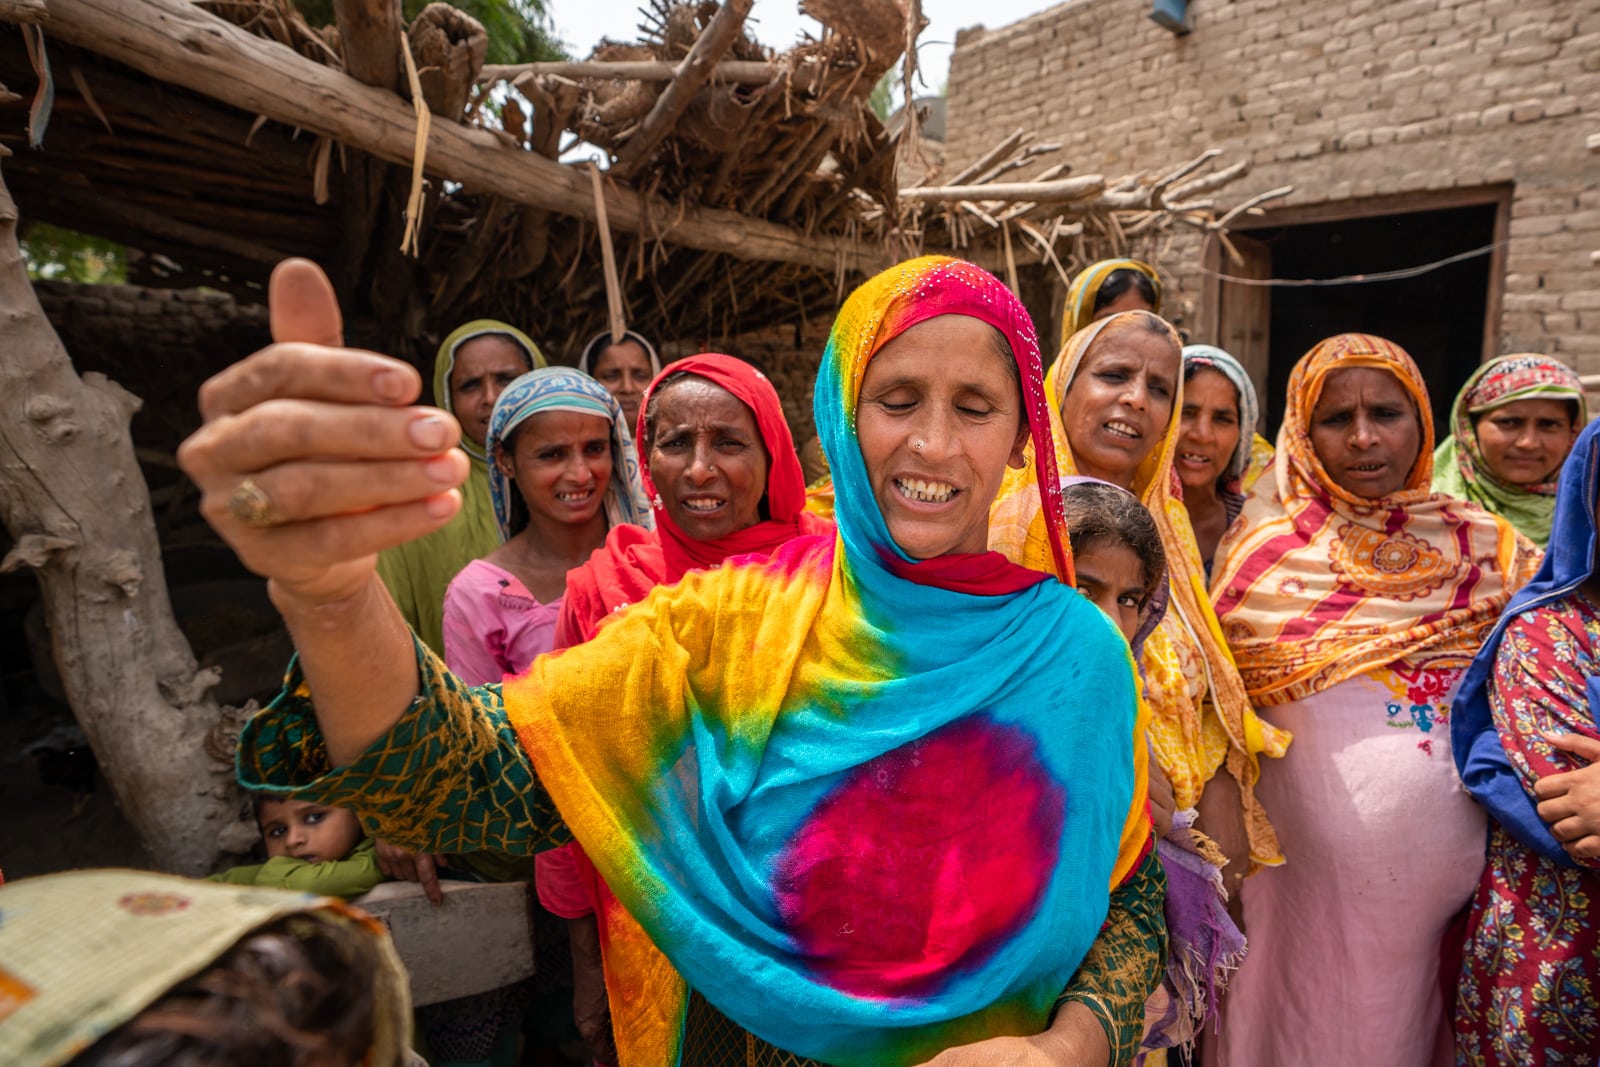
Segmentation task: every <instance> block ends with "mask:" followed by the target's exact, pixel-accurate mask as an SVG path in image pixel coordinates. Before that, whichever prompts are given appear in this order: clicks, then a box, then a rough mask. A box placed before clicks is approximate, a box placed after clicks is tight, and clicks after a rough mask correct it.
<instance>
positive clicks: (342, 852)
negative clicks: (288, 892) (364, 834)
mask: <svg viewBox="0 0 1600 1067" xmlns="http://www.w3.org/2000/svg"><path fill="white" fill-rule="evenodd" d="M257 821H258V822H259V823H260V825H261V837H262V840H264V841H265V842H266V846H267V858H268V859H277V858H278V857H279V856H293V857H294V858H295V859H297V860H304V861H305V862H307V863H330V862H332V861H333V860H342V859H344V858H345V857H346V856H348V855H350V850H351V849H353V848H355V847H356V845H357V843H359V842H360V840H361V823H360V821H359V820H357V819H356V813H355V812H353V811H351V810H350V809H349V808H329V807H324V806H323V805H321V804H314V803H312V802H311V801H309V800H263V801H262V802H261V813H260V815H259V816H258V817H257Z"/></svg>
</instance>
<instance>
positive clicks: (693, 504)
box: [682, 496, 726, 514]
mask: <svg viewBox="0 0 1600 1067" xmlns="http://www.w3.org/2000/svg"><path fill="white" fill-rule="evenodd" d="M724 503H726V501H724V500H723V499H722V498H721V497H718V496H686V497H684V498H683V500H682V504H683V507H684V509H685V510H686V511H698V512H701V513H702V514H706V513H709V512H713V511H716V510H717V509H718V508H720V507H721V506H722V505H723V504H724Z"/></svg>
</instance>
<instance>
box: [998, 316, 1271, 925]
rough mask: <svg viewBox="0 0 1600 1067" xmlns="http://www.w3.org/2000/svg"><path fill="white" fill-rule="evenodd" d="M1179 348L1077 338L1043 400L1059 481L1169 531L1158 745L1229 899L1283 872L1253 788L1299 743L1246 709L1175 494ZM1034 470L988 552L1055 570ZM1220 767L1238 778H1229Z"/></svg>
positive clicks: (1150, 695)
mask: <svg viewBox="0 0 1600 1067" xmlns="http://www.w3.org/2000/svg"><path fill="white" fill-rule="evenodd" d="M1180 351H1181V344H1180V342H1179V339H1178V334H1177V331H1176V330H1174V329H1173V328H1172V326H1171V325H1170V324H1169V323H1167V322H1166V320H1164V319H1162V318H1160V317H1158V316H1156V315H1154V314H1151V313H1149V312H1144V311H1128V312H1121V313H1118V314H1115V315H1113V316H1111V317H1110V318H1105V319H1101V320H1100V321H1098V322H1095V323H1093V324H1092V325H1091V326H1089V327H1088V328H1086V329H1083V330H1080V331H1079V332H1078V333H1076V334H1074V335H1073V336H1072V338H1071V339H1070V340H1069V341H1068V342H1067V345H1066V347H1065V348H1064V349H1063V350H1062V352H1061V355H1060V356H1059V357H1058V358H1057V360H1056V363H1055V366H1053V367H1052V368H1051V370H1050V374H1049V376H1048V377H1047V378H1046V380H1045V393H1046V396H1047V398H1048V400H1049V403H1050V406H1051V431H1052V435H1053V437H1054V443H1055V453H1056V462H1057V465H1058V470H1059V473H1061V474H1062V475H1077V474H1087V475H1091V476H1093V477H1096V478H1100V479H1103V480H1104V481H1108V482H1111V483H1112V484H1114V485H1120V486H1122V487H1123V488H1125V489H1128V490H1130V491H1131V492H1133V493H1134V494H1135V495H1137V496H1138V497H1139V499H1140V501H1141V502H1142V503H1143V504H1144V505H1145V507H1147V508H1148V509H1149V510H1150V513H1151V515H1153V516H1154V517H1155V520H1156V524H1157V526H1158V527H1159V528H1160V530H1161V540H1162V545H1163V547H1164V548H1165V549H1166V553H1167V567H1168V578H1169V582H1170V598H1171V599H1170V606H1169V608H1168V610H1167V614H1166V616H1165V618H1163V620H1162V622H1161V625H1160V626H1159V627H1158V628H1157V629H1156V631H1155V633H1153V634H1151V635H1150V637H1149V639H1148V640H1147V641H1146V642H1145V646H1144V651H1143V655H1142V656H1141V657H1140V667H1141V669H1142V673H1143V675H1144V695H1145V699H1146V701H1147V702H1148V703H1149V705H1150V711H1151V721H1150V742H1151V746H1152V749H1153V751H1154V755H1155V757H1156V762H1157V763H1158V764H1159V765H1160V767H1161V769H1162V771H1163V772H1165V774H1166V775H1167V778H1168V779H1169V780H1170V781H1171V783H1172V790H1173V796H1174V799H1175V800H1176V802H1177V806H1178V808H1179V810H1183V809H1187V808H1198V809H1199V810H1200V812H1201V818H1200V823H1199V825H1200V828H1201V829H1202V830H1203V831H1204V832H1205V833H1206V834H1207V835H1208V836H1211V837H1213V838H1214V839H1216V840H1217V842H1218V844H1219V845H1221V847H1222V851H1223V853H1224V854H1225V855H1227V856H1228V858H1229V860H1230V863H1229V866H1228V875H1229V878H1230V881H1231V883H1232V885H1230V893H1232V892H1233V891H1234V890H1236V889H1237V886H1238V883H1239V882H1240V881H1241V880H1242V879H1243V877H1244V875H1245V873H1246V871H1247V870H1248V869H1250V868H1254V867H1258V866H1262V865H1273V864H1276V863H1280V862H1282V857H1281V856H1280V854H1279V851H1278V843H1277V838H1276V836H1275V835H1274V833H1273V830H1272V826H1271V824H1270V823H1269V822H1268V821H1267V817H1266V814H1265V813H1264V812H1263V811H1262V810H1261V806H1260V805H1259V804H1258V803H1257V802H1256V800H1255V796H1254V788H1255V782H1256V779H1257V777H1258V776H1259V774H1260V767H1259V762H1258V757H1259V756H1260V755H1261V754H1263V753H1265V754H1266V755H1268V756H1281V755H1282V754H1283V752H1284V750H1285V748H1286V747H1287V746H1288V743H1289V735H1287V734H1285V733H1283V732H1281V731H1278V730H1274V729H1272V728H1271V727H1268V726H1265V725H1264V724H1263V723H1262V722H1261V721H1260V720H1258V719H1257V718H1256V715H1255V712H1254V711H1253V710H1252V709H1251V707H1250V701H1249V699H1248V697H1247V696H1246V695H1245V691H1244V685H1243V683H1241V682H1240V681H1239V675H1238V672H1237V670H1236V669H1235V668H1234V665H1233V658H1232V656H1231V655H1229V653H1228V648H1227V644H1226V643H1225V642H1224V641H1223V639H1222V633H1221V630H1220V629H1219V628H1218V626H1217V620H1216V616H1215V614H1213V612H1212V610H1211V602H1210V599H1209V598H1208V597H1207V595H1206V589H1205V578H1204V574H1205V571H1204V568H1203V567H1202V565H1201V562H1200V552H1199V548H1198V547H1197V545H1196V543H1195V537H1194V531H1193V530H1192V529H1191V527H1190V525H1189V516H1188V513H1187V512H1186V511H1185V510H1184V507H1183V501H1182V500H1181V499H1180V498H1179V495H1178V493H1177V491H1176V485H1177V480H1176V475H1175V474H1174V473H1173V459H1174V456H1175V453H1176V448H1177V439H1178V420H1179V415H1180V413H1181V411H1182V408H1183V380H1182V371H1181V356H1180ZM1027 460H1028V463H1027V466H1026V467H1025V468H1023V469H1022V470H1020V471H1018V470H1014V471H1011V472H1009V474H1008V477H1007V480H1006V483H1005V484H1004V485H1003V486H1002V487H1001V490H1000V495H999V498H998V499H997V500H996V502H995V505H994V507H993V509H991V511H990V516H989V518H990V523H989V547H990V548H993V549H996V550H998V551H999V552H1001V553H1003V554H1004V555H1005V556H1007V558H1009V559H1011V560H1013V561H1016V562H1020V563H1022V564H1023V565H1024V566H1028V567H1034V568H1046V567H1047V565H1048V558H1047V555H1046V553H1047V551H1048V544H1047V541H1046V539H1045V534H1046V530H1045V525H1044V517H1043V513H1042V511H1041V509H1040V507H1039V504H1038V492H1037V490H1036V488H1035V485H1036V482H1037V471H1036V468H1035V466H1034V457H1033V455H1032V453H1031V452H1030V453H1029V455H1028V457H1027ZM1224 765H1225V766H1226V767H1227V768H1228V771H1229V773H1228V774H1227V775H1220V776H1219V775H1218V774H1217V770H1218V769H1219V768H1220V767H1222V766H1224ZM1212 783H1215V784H1214V785H1213V784H1212ZM1208 785H1210V786H1211V787H1210V788H1208ZM1202 797H1204V800H1202ZM1241 823H1242V826H1241Z"/></svg>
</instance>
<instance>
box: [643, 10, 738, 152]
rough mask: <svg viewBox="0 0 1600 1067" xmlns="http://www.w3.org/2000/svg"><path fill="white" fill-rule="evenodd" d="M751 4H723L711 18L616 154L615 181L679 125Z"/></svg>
mask: <svg viewBox="0 0 1600 1067" xmlns="http://www.w3.org/2000/svg"><path fill="white" fill-rule="evenodd" d="M754 4H755V0H724V3H723V5H722V7H721V8H720V9H719V10H718V11H717V13H716V14H715V15H713V16H711V22H710V23H709V24H707V26H706V28H705V32H703V33H701V34H700V38H699V40H697V41H695V43H694V47H693V48H691V49H689V54H688V55H687V56H685V57H684V60H683V62H682V63H681V64H679V66H678V72H677V73H676V74H674V75H673V77H672V83H671V84H670V85H668V86H667V88H666V90H665V91H664V92H663V93H662V94H661V95H660V96H658V97H656V102H655V106H653V107H651V109H650V113H649V114H648V115H646V116H645V117H644V121H643V122H641V123H640V124H639V128H638V130H636V131H635V132H634V134H633V136H632V137H630V138H628V142H627V143H626V144H624V145H623V146H622V151H621V152H618V153H617V162H616V165H615V166H614V167H612V171H613V173H614V175H615V176H616V177H617V178H620V179H622V180H623V181H626V180H628V179H629V178H631V177H633V175H634V174H635V173H637V172H638V170H639V168H640V167H641V166H642V165H643V164H644V163H645V162H647V161H648V160H649V158H650V153H651V152H654V151H655V149H656V145H658V144H660V143H661V139H662V138H663V137H665V136H666V135H667V134H668V133H669V132H670V131H671V130H672V124H673V123H674V122H677V121H678V116H679V115H682V114H683V112H684V109H685V108H687V107H688V106H689V101H691V100H693V99H694V94H695V93H698V92H699V91H700V90H701V89H702V88H703V87H704V86H705V84H706V82H707V81H708V80H710V78H711V72H712V70H713V69H714V68H715V67H716V65H717V61H718V60H720V59H721V58H722V56H723V54H724V53H725V52H727V51H728V49H729V48H731V47H733V42H734V41H735V40H736V39H737V38H738V36H739V31H740V30H741V29H742V28H743V27H744V19H745V16H746V15H748V14H750V8H751V7H752V6H753V5H754Z"/></svg>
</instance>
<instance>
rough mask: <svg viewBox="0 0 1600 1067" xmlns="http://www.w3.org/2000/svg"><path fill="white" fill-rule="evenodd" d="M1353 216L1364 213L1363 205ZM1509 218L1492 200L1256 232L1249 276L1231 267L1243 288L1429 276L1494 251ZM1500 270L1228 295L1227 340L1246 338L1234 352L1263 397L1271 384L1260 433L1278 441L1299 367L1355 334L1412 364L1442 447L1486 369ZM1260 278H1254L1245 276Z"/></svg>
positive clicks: (1485, 267)
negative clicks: (1274, 282)
mask: <svg viewBox="0 0 1600 1067" xmlns="http://www.w3.org/2000/svg"><path fill="white" fill-rule="evenodd" d="M1386 206H1387V205H1386ZM1348 207H1350V208H1355V209H1357V210H1359V205H1348ZM1501 210H1502V205H1501V204H1500V203H1499V202H1496V201H1491V200H1485V201H1484V202H1480V203H1473V204H1468V205H1465V206H1454V205H1452V206H1448V207H1441V208H1439V209H1436V210H1424V211H1399V212H1397V211H1395V210H1394V209H1393V207H1388V210H1386V211H1383V212H1382V213H1379V212H1377V211H1374V212H1373V213H1372V214H1364V215H1356V216H1355V217H1343V218H1338V219H1332V220H1328V221H1321V220H1317V221H1306V222H1303V223H1297V224H1292V225H1279V226H1264V227H1259V228H1254V227H1253V228H1251V229H1250V230H1249V231H1248V238H1247V239H1246V240H1245V241H1243V242H1241V244H1242V245H1244V246H1246V247H1245V248H1243V249H1242V251H1245V252H1246V257H1245V258H1246V260H1247V261H1248V262H1247V264H1245V265H1244V266H1243V267H1241V266H1240V265H1237V264H1232V263H1228V264H1223V266H1224V267H1226V268H1229V269H1227V271H1226V272H1227V273H1229V274H1234V275H1237V276H1257V277H1273V278H1282V279H1305V278H1314V279H1332V278H1339V277H1344V276H1348V275H1357V274H1363V275H1372V274H1378V273H1382V272H1385V271H1394V270H1402V269H1406V268H1411V267H1419V266H1423V265H1426V264H1429V263H1433V262H1436V261H1439V260H1442V259H1446V258H1448V257H1450V256H1454V255H1459V254H1461V253H1464V252H1471V251H1474V250H1477V249H1481V248H1485V247H1486V246H1489V245H1492V244H1493V243H1494V242H1495V240H1496V232H1497V221H1498V219H1499V213H1500V211H1501ZM1500 262H1501V257H1499V256H1496V255H1492V254H1489V253H1484V254H1482V255H1477V256H1473V257H1471V258H1467V259H1463V260H1461V261H1458V262H1455V263H1451V264H1449V265H1446V266H1443V267H1438V268H1436V269H1433V270H1430V271H1428V272H1426V273H1424V274H1419V275H1417V276H1415V277H1410V278H1403V279H1396V280H1389V281H1378V282H1365V283H1350V284H1342V285H1317V286H1304V287H1292V286H1273V287H1270V288H1258V287H1245V286H1241V285H1223V286H1222V287H1221V288H1222V292H1221V293H1220V294H1219V295H1220V296H1221V304H1222V311H1223V321H1222V325H1223V327H1224V329H1223V330H1222V332H1223V333H1224V334H1228V333H1230V332H1231V333H1233V334H1238V336H1230V337H1228V338H1227V339H1226V340H1233V341H1235V343H1238V344H1239V345H1240V346H1241V347H1242V348H1245V349H1247V350H1253V351H1252V352H1251V353H1250V354H1251V356H1252V357H1253V358H1251V359H1248V360H1247V362H1246V365H1247V366H1249V367H1251V370H1252V374H1253V375H1259V376H1258V377H1257V378H1256V381H1257V383H1258V385H1259V384H1262V383H1263V379H1264V384H1265V385H1266V395H1265V396H1264V397H1263V405H1262V406H1263V407H1264V409H1265V411H1264V412H1263V414H1264V415H1265V421H1266V426H1265V427H1263V430H1262V432H1263V433H1264V434H1266V435H1267V436H1268V437H1269V439H1270V438H1273V437H1275V436H1276V434H1277V429H1278V424H1279V423H1280V422H1281V421H1282V419H1283V407H1284V397H1285V393H1286V390H1287V386H1288V381H1289V372H1290V371H1291V370H1292V369H1293V368H1294V365H1295V363H1296V362H1297V361H1298V360H1299V359H1300V357H1301V356H1303V355H1305V353H1306V352H1307V351H1308V350H1309V349H1310V348H1311V347H1312V346H1313V345H1315V344H1316V343H1317V342H1318V341H1320V340H1322V339H1323V338H1325V337H1329V336H1331V335H1333V334H1336V333H1348V332H1357V333H1371V334H1376V335H1378V336H1380V337H1386V338H1388V339H1389V340H1391V341H1394V342H1395V343H1397V344H1399V345H1400V346H1401V347H1402V348H1404V349H1405V350H1406V351H1407V352H1409V353H1411V356H1412V358H1413V359H1415V360H1416V361H1417V365H1418V366H1419V367H1420V368H1421V370H1422V375H1423V379H1424V380H1425V381H1426V382H1427V384H1428V393H1429V398H1430V400H1431V401H1432V407H1433V417H1434V427H1435V431H1436V433H1437V435H1438V437H1439V438H1440V439H1443V437H1444V436H1445V435H1446V434H1447V433H1449V428H1448V419H1449V413H1450V404H1451V402H1452V401H1453V400H1454V399H1455V394H1456V392H1457V390H1459V389H1460V388H1461V386H1462V384H1463V383H1464V382H1465V381H1466V380H1467V377H1468V376H1469V375H1470V374H1471V373H1472V372H1473V370H1474V369H1475V368H1476V367H1477V366H1478V364H1479V363H1480V362H1481V361H1482V360H1483V358H1484V354H1485V336H1486V329H1487V328H1488V323H1487V319H1488V316H1489V313H1490V307H1489V304H1490V301H1491V299H1492V297H1491V295H1490V294H1491V284H1490V282H1491V278H1492V276H1493V271H1494V270H1495V269H1496V268H1497V265H1498V264H1499V263H1500ZM1250 266H1254V267H1255V268H1256V269H1255V270H1250V269H1247V268H1248V267H1250ZM1263 297H1264V299H1262V298H1263ZM1263 304H1264V305H1266V306H1265V307H1263V306H1262V305H1263ZM1230 305H1232V307H1230ZM1234 320H1239V321H1234ZM1243 320H1250V322H1251V323H1255V324H1256V325H1254V326H1253V327H1250V328H1249V329H1248V330H1246V329H1245V327H1246V326H1249V323H1246V322H1244V321H1243ZM1230 326H1231V330H1230V329H1229V327H1230ZM1262 327H1265V329H1262ZM1226 340H1224V342H1223V347H1227V343H1226ZM1263 342H1264V343H1263ZM1263 348H1264V349H1265V351H1264V352H1263V351H1262V349H1263ZM1262 356H1265V357H1266V358H1265V359H1263V358H1262ZM1262 363H1264V364H1265V366H1262ZM1263 371H1264V372H1265V373H1264V374H1263V373H1262V372H1263Z"/></svg>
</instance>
